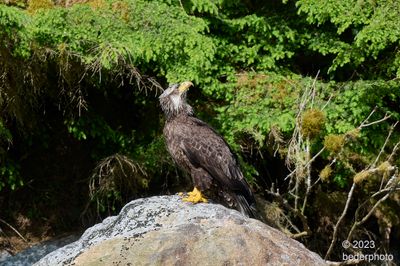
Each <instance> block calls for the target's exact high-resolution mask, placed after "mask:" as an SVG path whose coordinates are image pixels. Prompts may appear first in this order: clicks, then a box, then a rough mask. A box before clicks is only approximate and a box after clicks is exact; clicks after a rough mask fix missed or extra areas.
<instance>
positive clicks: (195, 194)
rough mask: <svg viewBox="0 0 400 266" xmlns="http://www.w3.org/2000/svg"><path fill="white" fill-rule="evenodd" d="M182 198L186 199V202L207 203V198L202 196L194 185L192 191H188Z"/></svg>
mask: <svg viewBox="0 0 400 266" xmlns="http://www.w3.org/2000/svg"><path fill="white" fill-rule="evenodd" d="M182 200H183V201H186V202H192V203H199V202H204V203H207V202H208V200H207V199H206V198H204V197H203V195H202V194H201V192H200V190H198V189H197V188H196V187H194V189H193V191H192V192H189V193H188V196H187V197H185V198H183V199H182Z"/></svg>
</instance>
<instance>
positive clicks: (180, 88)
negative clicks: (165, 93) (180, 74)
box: [178, 81, 193, 94]
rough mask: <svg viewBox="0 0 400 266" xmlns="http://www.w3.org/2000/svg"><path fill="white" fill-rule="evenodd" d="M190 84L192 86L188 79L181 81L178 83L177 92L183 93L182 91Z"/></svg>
mask: <svg viewBox="0 0 400 266" xmlns="http://www.w3.org/2000/svg"><path fill="white" fill-rule="evenodd" d="M191 86H193V83H192V82H190V81H185V82H182V83H181V84H180V85H179V88H178V90H179V93H180V94H182V93H184V92H185V91H187V90H188V89H189V88H190V87H191Z"/></svg>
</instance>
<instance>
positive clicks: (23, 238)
mask: <svg viewBox="0 0 400 266" xmlns="http://www.w3.org/2000/svg"><path fill="white" fill-rule="evenodd" d="M0 222H2V223H3V224H5V225H7V226H8V227H9V228H10V229H11V230H13V231H14V232H15V233H16V234H17V235H18V236H19V237H20V238H21V239H22V240H24V242H28V240H26V238H25V237H23V236H22V235H21V233H20V232H18V230H17V229H15V228H14V227H13V226H12V225H11V224H9V223H7V222H6V221H4V220H3V219H0Z"/></svg>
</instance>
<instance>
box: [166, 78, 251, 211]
mask: <svg viewBox="0 0 400 266" xmlns="http://www.w3.org/2000/svg"><path fill="white" fill-rule="evenodd" d="M191 86H193V83H192V82H190V81H185V82H182V83H180V84H173V85H170V86H169V87H168V88H167V89H166V90H164V92H163V93H162V94H161V95H160V97H159V100H160V105H161V109H162V111H163V112H164V115H165V119H166V121H165V125H164V129H163V134H164V138H165V141H166V146H167V149H168V151H169V153H170V154H171V157H172V158H173V160H174V162H175V163H176V164H177V165H178V167H179V168H181V169H182V170H183V171H185V172H187V173H188V174H189V175H190V176H191V178H192V181H193V185H194V189H193V191H192V192H189V193H188V194H187V196H186V197H184V198H183V201H188V202H192V203H198V202H207V198H209V199H212V200H213V201H215V202H217V203H220V204H222V205H224V206H226V207H229V208H234V209H237V210H238V211H240V212H241V213H242V214H244V215H246V216H248V217H252V218H255V217H256V208H255V199H254V195H253V193H252V191H251V189H250V187H249V185H248V183H247V182H246V179H245V178H244V176H243V173H242V171H241V170H240V167H239V164H238V161H237V159H236V157H235V155H234V154H233V152H232V151H231V149H230V147H229V145H228V144H227V142H226V141H225V140H224V139H223V137H221V135H219V134H218V133H217V132H216V131H215V130H214V129H213V128H212V127H210V126H209V125H208V124H206V123H205V122H203V121H202V120H200V119H198V118H196V117H195V116H194V114H193V108H192V107H191V106H190V105H189V104H188V103H187V102H186V98H187V91H188V89H189V88H190V87H191Z"/></svg>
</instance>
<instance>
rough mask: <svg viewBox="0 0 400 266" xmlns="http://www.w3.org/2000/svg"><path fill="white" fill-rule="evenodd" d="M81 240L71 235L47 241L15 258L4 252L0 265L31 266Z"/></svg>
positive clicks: (0, 258) (20, 253) (18, 254)
mask: <svg viewBox="0 0 400 266" xmlns="http://www.w3.org/2000/svg"><path fill="white" fill-rule="evenodd" d="M78 238H79V236H78V235H70V236H66V237H62V238H57V239H52V240H48V241H45V242H43V243H40V244H36V245H34V246H32V247H30V248H27V249H25V250H24V251H21V252H19V253H17V254H16V255H15V256H11V254H9V253H8V255H7V254H6V253H4V252H1V253H0V265H1V266H15V265H18V266H31V265H32V264H34V263H35V262H37V261H38V260H40V259H41V258H43V257H44V256H45V255H47V254H49V253H50V252H52V251H54V250H56V249H58V248H60V247H62V246H65V245H66V244H69V243H71V242H74V241H76V240H77V239H78Z"/></svg>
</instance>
